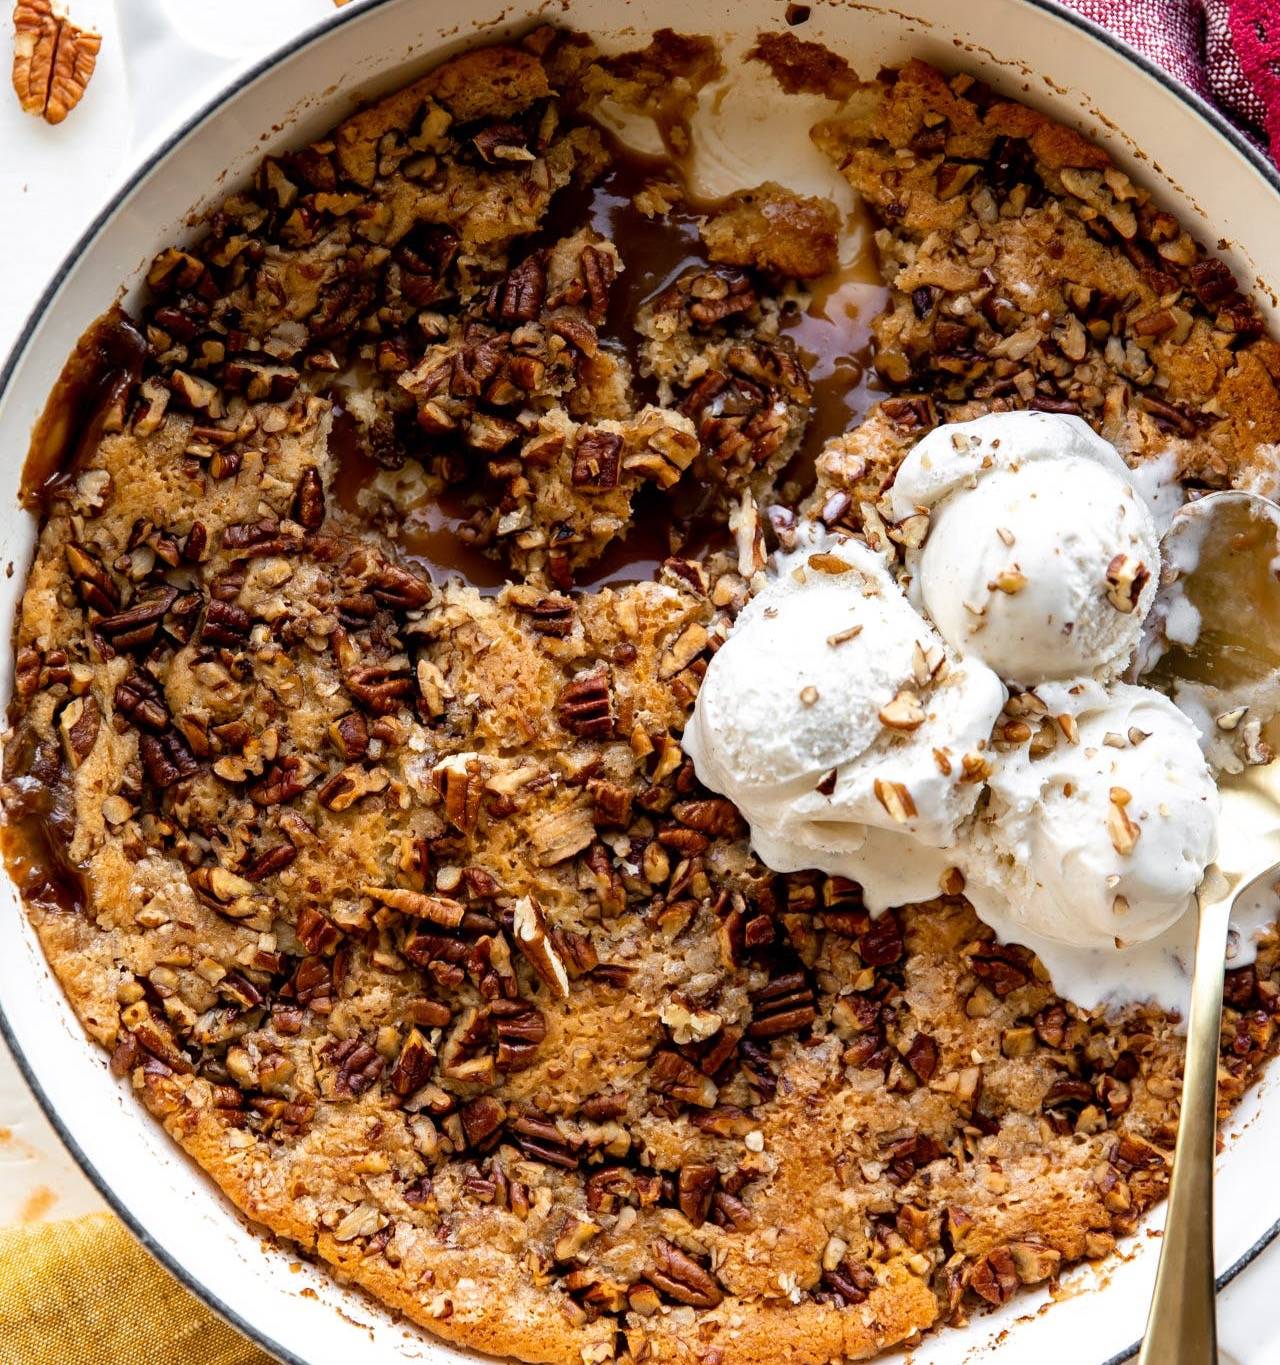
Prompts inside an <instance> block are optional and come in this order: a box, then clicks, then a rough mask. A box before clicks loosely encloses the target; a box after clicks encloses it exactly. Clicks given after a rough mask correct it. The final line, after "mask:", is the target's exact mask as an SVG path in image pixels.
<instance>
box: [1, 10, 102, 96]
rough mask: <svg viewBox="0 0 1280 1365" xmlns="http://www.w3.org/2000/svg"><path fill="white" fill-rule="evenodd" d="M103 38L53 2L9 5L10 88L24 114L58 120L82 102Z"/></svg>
mask: <svg viewBox="0 0 1280 1365" xmlns="http://www.w3.org/2000/svg"><path fill="white" fill-rule="evenodd" d="M101 46H102V38H101V36H100V35H99V34H97V33H94V32H93V31H92V30H91V29H85V28H81V27H80V26H79V25H78V24H75V23H72V21H71V20H70V19H69V18H68V17H67V16H66V15H65V14H64V13H63V11H62V10H61V9H60V8H59V7H58V6H56V5H54V4H53V3H52V0H17V4H15V5H14V7H13V88H14V91H15V92H16V94H17V96H18V102H19V103H20V104H21V105H22V108H23V112H24V113H28V114H35V115H36V116H37V117H39V118H42V119H44V121H45V122H46V123H61V122H62V120H63V119H64V118H66V116H67V115H68V114H69V113H70V112H71V111H72V110H73V109H74V108H75V107H76V105H77V104H79V103H80V100H81V99H82V98H83V96H84V92H85V89H86V88H87V87H88V84H89V80H90V77H92V75H93V68H94V66H95V65H96V64H97V61H98V49H99V48H100V47H101Z"/></svg>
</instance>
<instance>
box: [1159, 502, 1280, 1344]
mask: <svg viewBox="0 0 1280 1365" xmlns="http://www.w3.org/2000/svg"><path fill="white" fill-rule="evenodd" d="M1278 536H1280V508H1277V507H1276V505H1275V504H1273V503H1270V502H1268V501H1267V500H1266V499H1264V498H1259V497H1256V496H1254V495H1253V494H1251V493H1239V492H1226V493H1212V494H1210V495H1209V496H1208V497H1205V498H1201V499H1200V500H1199V501H1197V502H1194V503H1190V504H1188V505H1187V506H1186V507H1185V508H1183V509H1182V510H1181V511H1180V512H1179V513H1178V515H1177V516H1176V517H1175V518H1174V522H1173V525H1172V526H1171V527H1170V529H1169V531H1168V533H1167V534H1166V536H1165V540H1164V546H1163V548H1164V550H1165V560H1166V565H1167V568H1166V574H1165V579H1164V583H1163V585H1162V595H1163V600H1164V603H1165V605H1167V604H1168V603H1169V602H1170V601H1172V600H1174V599H1175V597H1176V595H1177V594H1178V593H1182V594H1183V595H1184V598H1183V601H1184V603H1185V602H1189V603H1190V605H1191V606H1192V607H1193V608H1194V609H1195V611H1196V612H1198V614H1199V618H1200V621H1201V623H1202V624H1201V628H1200V630H1199V633H1198V635H1197V636H1196V638H1195V642H1194V644H1176V643H1173V644H1170V645H1169V648H1168V649H1167V651H1166V652H1165V654H1164V655H1163V657H1162V658H1161V659H1160V660H1159V662H1158V663H1157V664H1156V665H1155V667H1154V668H1153V670H1152V672H1151V674H1150V675H1149V676H1148V677H1145V678H1144V679H1143V681H1144V682H1147V683H1150V684H1151V685H1153V686H1156V687H1160V688H1162V689H1164V690H1165V691H1169V692H1176V691H1177V690H1178V687H1179V684H1186V683H1190V684H1191V685H1192V686H1193V687H1196V686H1199V687H1203V686H1204V685H1206V684H1208V685H1209V686H1210V687H1211V688H1214V689H1216V691H1215V692H1213V693H1211V695H1213V696H1216V697H1221V698H1223V699H1224V709H1223V710H1221V711H1218V712H1217V724H1218V726H1219V728H1220V729H1222V730H1223V731H1224V733H1225V734H1230V733H1231V732H1232V731H1233V730H1234V729H1235V728H1237V727H1239V726H1240V725H1242V724H1246V723H1247V711H1246V712H1245V713H1244V714H1238V713H1239V711H1240V708H1239V706H1238V705H1232V704H1231V701H1232V698H1233V694H1234V695H1235V696H1237V697H1238V696H1239V695H1240V691H1241V689H1247V688H1248V687H1250V686H1251V685H1253V686H1256V685H1258V684H1259V683H1262V682H1264V681H1265V680H1266V679H1267V678H1268V677H1270V676H1271V675H1273V674H1276V673H1277V672H1280V581H1278V580H1277V571H1278V570H1280V559H1278V558H1277V556H1278V555H1280V540H1278ZM1184 620H1185V616H1184ZM1175 633H1184V632H1178V631H1177V628H1176V627H1175ZM1190 633H1191V632H1185V634H1188V635H1189V634H1190ZM1262 743H1263V744H1265V740H1262ZM1265 756H1266V750H1265V749H1264V748H1255V752H1254V754H1253V757H1254V758H1255V759H1258V758H1265ZM1219 788H1220V791H1221V795H1222V818H1221V820H1220V822H1219V826H1218V856H1217V861H1216V862H1215V864H1214V866H1213V867H1211V868H1210V869H1209V871H1208V873H1207V874H1206V876H1205V879H1204V882H1203V884H1202V885H1201V887H1200V890H1199V892H1198V895H1197V899H1198V902H1199V909H1200V921H1199V928H1198V930H1197V933H1196V959H1195V970H1194V973H1193V975H1192V981H1191V1003H1190V1006H1189V1008H1188V1011H1187V1045H1186V1060H1185V1063H1184V1066H1183V1077H1182V1108H1181V1115H1180V1117H1179V1120H1178V1141H1177V1146H1176V1147H1175V1149H1174V1155H1173V1174H1172V1178H1171V1180H1170V1184H1169V1206H1168V1214H1167V1217H1166V1220H1165V1228H1164V1240H1163V1242H1162V1244H1161V1249H1160V1264H1159V1268H1158V1269H1157V1271H1156V1285H1155V1292H1154V1294H1153V1296H1152V1300H1151V1312H1150V1315H1149V1316H1148V1318H1147V1330H1146V1336H1145V1338H1144V1340H1143V1343H1142V1350H1141V1352H1140V1353H1139V1355H1138V1365H1216V1362H1217V1359H1218V1336H1217V1319H1216V1315H1215V1304H1214V1292H1215V1285H1214V1274H1213V1162H1214V1156H1215V1154H1216V1148H1217V1136H1218V1124H1217V1094H1218V1047H1219V1032H1220V1028H1221V1019H1222V985H1223V972H1224V959H1225V956H1226V948H1227V932H1228V927H1229V923H1230V918H1231V911H1232V908H1233V907H1234V905H1235V904H1236V901H1237V899H1238V898H1239V897H1240V896H1241V895H1242V894H1243V893H1244V892H1247V891H1249V890H1250V889H1251V888H1252V887H1254V886H1255V885H1256V884H1257V883H1258V882H1260V881H1261V880H1262V879H1263V878H1265V877H1267V876H1272V877H1274V875H1275V871H1276V864H1277V862H1280V763H1276V762H1254V763H1249V764H1246V765H1245V766H1244V768H1243V770H1242V771H1241V772H1240V773H1238V774H1236V775H1226V776H1224V777H1223V778H1222V779H1221V781H1220V783H1219Z"/></svg>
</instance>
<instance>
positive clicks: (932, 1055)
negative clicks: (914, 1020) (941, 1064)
mask: <svg viewBox="0 0 1280 1365" xmlns="http://www.w3.org/2000/svg"><path fill="white" fill-rule="evenodd" d="M905 1056H906V1059H907V1065H908V1066H909V1067H910V1068H911V1069H912V1071H914V1072H915V1073H916V1075H917V1076H918V1077H919V1078H920V1079H921V1080H922V1081H925V1082H928V1081H929V1080H931V1079H932V1078H933V1073H934V1072H935V1071H936V1070H937V1069H938V1044H937V1043H936V1042H934V1040H933V1039H932V1038H931V1037H930V1036H929V1035H928V1034H927V1033H917V1034H916V1035H915V1037H914V1038H912V1040H911V1042H910V1044H909V1045H908V1047H907V1050H906V1053H905Z"/></svg>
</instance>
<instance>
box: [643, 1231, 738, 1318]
mask: <svg viewBox="0 0 1280 1365" xmlns="http://www.w3.org/2000/svg"><path fill="white" fill-rule="evenodd" d="M649 1254H650V1256H651V1257H652V1261H651V1263H650V1265H649V1268H648V1269H647V1270H646V1272H645V1278H646V1279H647V1280H648V1281H649V1283H650V1284H651V1285H653V1287H654V1288H655V1289H656V1290H657V1291H658V1292H659V1293H660V1294H665V1295H666V1296H667V1298H669V1299H674V1300H675V1301H676V1302H677V1303H685V1304H688V1305H689V1306H690V1307H692V1308H714V1307H715V1306H716V1305H717V1304H718V1303H719V1302H720V1301H721V1300H722V1299H723V1298H724V1294H723V1292H722V1291H721V1289H720V1286H719V1285H718V1284H717V1283H716V1281H715V1279H714V1277H713V1276H712V1275H711V1273H710V1271H708V1270H706V1269H704V1268H703V1267H702V1266H701V1265H699V1264H698V1262H697V1261H695V1260H694V1259H693V1257H692V1256H690V1255H689V1254H688V1253H687V1252H684V1251H681V1250H680V1248H679V1247H678V1246H675V1245H674V1244H673V1243H671V1242H668V1241H667V1240H666V1239H665V1238H662V1237H659V1238H658V1239H657V1240H656V1241H654V1242H652V1243H650V1246H649Z"/></svg>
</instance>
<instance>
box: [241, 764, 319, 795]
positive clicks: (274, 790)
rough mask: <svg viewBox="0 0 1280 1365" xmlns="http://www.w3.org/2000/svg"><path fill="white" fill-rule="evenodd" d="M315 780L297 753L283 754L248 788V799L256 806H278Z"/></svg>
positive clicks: (314, 775)
mask: <svg viewBox="0 0 1280 1365" xmlns="http://www.w3.org/2000/svg"><path fill="white" fill-rule="evenodd" d="M315 780H316V773H315V772H314V770H313V769H311V768H310V767H309V766H308V765H307V764H306V763H304V761H303V760H302V758H301V757H300V756H299V755H298V754H285V755H284V756H283V757H282V758H279V759H277V760H276V761H275V762H274V763H273V764H272V765H271V766H270V767H269V768H268V769H267V771H266V772H265V773H264V774H263V777H262V781H261V782H259V783H257V785H256V786H253V787H250V788H249V799H250V800H251V801H252V802H253V803H254V805H256V806H280V805H284V804H286V803H287V802H289V801H292V800H293V799H294V798H295V797H298V796H301V795H302V793H303V792H304V791H306V789H307V788H308V787H309V786H311V784H312V783H313V782H314V781H315Z"/></svg>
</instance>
